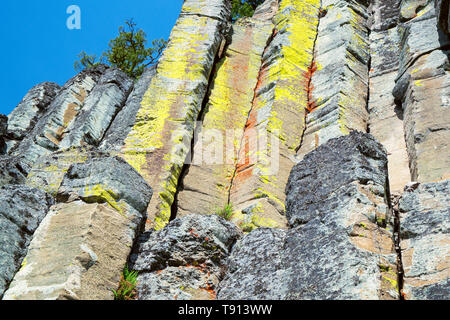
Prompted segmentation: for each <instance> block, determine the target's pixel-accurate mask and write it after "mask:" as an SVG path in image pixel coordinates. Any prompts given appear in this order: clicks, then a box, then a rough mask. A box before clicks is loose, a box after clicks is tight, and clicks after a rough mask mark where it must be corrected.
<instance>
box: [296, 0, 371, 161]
mask: <svg viewBox="0 0 450 320" xmlns="http://www.w3.org/2000/svg"><path fill="white" fill-rule="evenodd" d="M322 6H323V9H326V10H327V13H326V15H325V16H324V17H322V18H321V19H320V23H319V28H318V37H317V40H316V45H315V59H314V62H313V64H312V65H311V70H310V71H311V72H310V75H309V77H310V85H309V91H310V101H309V105H310V110H311V112H310V113H309V114H308V115H307V117H306V128H305V130H304V136H303V139H302V141H301V143H300V144H299V149H298V153H297V158H298V160H301V159H303V157H304V156H305V155H306V154H308V153H309V152H310V151H311V150H314V149H315V148H317V147H318V146H319V145H321V144H322V143H325V142H326V141H328V140H329V139H331V138H336V137H340V136H343V135H347V134H348V133H349V132H350V131H351V130H357V131H361V132H367V125H368V120H369V115H368V112H367V98H368V96H367V95H368V78H369V69H368V65H369V58H370V54H369V30H368V26H367V24H368V22H367V19H368V16H367V3H366V1H359V2H358V1H341V0H329V1H323V2H322Z"/></svg>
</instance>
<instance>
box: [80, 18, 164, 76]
mask: <svg viewBox="0 0 450 320" xmlns="http://www.w3.org/2000/svg"><path fill="white" fill-rule="evenodd" d="M125 24H126V26H125V27H124V26H121V27H119V35H118V36H117V37H116V38H115V39H113V40H111V41H110V42H109V49H108V50H107V51H105V52H104V53H103V54H102V56H101V57H100V58H98V57H97V56H95V55H88V54H87V53H86V52H84V51H83V52H81V53H80V54H79V55H78V58H80V60H78V61H76V62H75V63H74V68H75V70H77V71H80V70H83V69H85V68H90V67H93V66H95V65H98V64H99V63H106V64H110V65H112V66H115V67H117V68H119V69H121V70H123V71H124V72H125V73H126V74H128V75H129V76H130V77H132V78H138V77H139V76H140V75H141V74H142V73H143V72H144V69H145V68H146V67H148V66H150V65H152V64H155V63H156V62H157V61H158V59H159V57H160V56H161V54H162V52H163V50H164V48H165V47H166V45H167V42H166V41H165V40H164V39H159V40H153V41H152V46H151V47H150V48H146V47H145V46H146V44H147V39H146V37H147V35H146V34H145V32H144V31H142V30H141V29H139V30H137V29H136V23H134V22H133V19H131V20H127V21H125Z"/></svg>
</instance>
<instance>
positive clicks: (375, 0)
mask: <svg viewBox="0 0 450 320" xmlns="http://www.w3.org/2000/svg"><path fill="white" fill-rule="evenodd" d="M401 1H402V0H371V1H370V7H369V12H370V13H371V17H370V20H371V29H372V31H376V32H377V31H383V30H388V29H391V28H394V27H396V26H397V24H398V22H399V18H400V3H401Z"/></svg>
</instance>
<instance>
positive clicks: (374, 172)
mask: <svg viewBox="0 0 450 320" xmlns="http://www.w3.org/2000/svg"><path fill="white" fill-rule="evenodd" d="M353 182H357V183H359V184H362V185H371V188H372V189H374V190H375V191H376V192H377V195H378V196H381V197H384V196H385V194H384V192H385V189H384V188H385V187H386V183H387V157H386V151H385V149H384V147H383V146H382V145H381V144H379V143H378V142H377V141H376V140H375V139H374V138H373V137H372V136H371V135H369V134H364V133H360V132H356V131H354V132H352V133H351V134H350V135H349V136H345V137H341V138H337V139H332V140H330V141H329V142H328V143H326V144H324V145H322V146H320V147H319V148H317V149H316V150H315V151H313V152H311V153H309V154H308V155H306V156H305V158H304V159H303V161H301V162H300V163H298V164H297V165H296V166H295V167H294V168H293V170H292V172H291V175H290V177H289V181H288V184H287V187H286V196H287V197H286V209H287V210H286V217H287V218H288V220H289V223H290V225H291V226H297V225H301V224H304V223H307V222H308V221H310V220H311V219H313V218H315V217H317V216H320V215H321V214H324V213H327V212H328V210H330V209H332V210H333V209H336V208H337V207H338V206H339V204H342V203H345V202H346V201H347V200H349V199H352V198H353V197H354V196H355V192H356V191H355V190H356V189H355V188H354V186H353V185H352V183H353Z"/></svg>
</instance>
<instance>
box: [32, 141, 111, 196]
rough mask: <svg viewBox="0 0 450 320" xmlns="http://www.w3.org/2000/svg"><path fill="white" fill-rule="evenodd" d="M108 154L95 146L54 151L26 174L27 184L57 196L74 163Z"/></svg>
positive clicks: (36, 163) (40, 159)
mask: <svg viewBox="0 0 450 320" xmlns="http://www.w3.org/2000/svg"><path fill="white" fill-rule="evenodd" d="M105 156H108V153H106V152H102V151H98V150H97V149H96V148H93V147H75V148H70V149H68V150H64V151H57V152H53V153H52V154H50V155H48V156H42V157H40V158H39V159H38V160H37V161H36V162H35V164H34V165H33V167H32V168H31V170H29V173H28V175H27V176H26V182H25V184H26V185H28V186H31V187H34V188H38V189H41V190H44V191H45V192H48V193H50V194H51V195H52V196H54V197H56V195H57V193H58V190H59V187H60V186H61V183H62V181H63V179H64V175H65V174H66V173H67V171H69V168H70V167H71V166H72V165H73V164H77V163H84V162H86V161H87V160H88V159H93V158H101V157H105Z"/></svg>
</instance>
